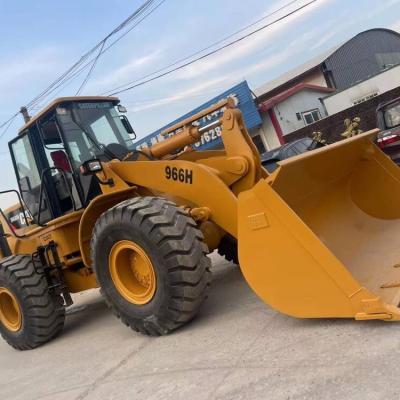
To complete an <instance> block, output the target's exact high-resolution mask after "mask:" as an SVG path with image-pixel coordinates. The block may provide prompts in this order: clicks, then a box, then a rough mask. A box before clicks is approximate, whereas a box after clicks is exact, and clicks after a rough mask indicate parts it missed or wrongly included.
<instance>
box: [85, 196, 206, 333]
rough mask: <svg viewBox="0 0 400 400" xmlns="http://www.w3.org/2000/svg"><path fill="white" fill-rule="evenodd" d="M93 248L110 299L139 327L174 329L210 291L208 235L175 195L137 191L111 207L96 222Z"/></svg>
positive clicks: (119, 314) (143, 330) (161, 330)
mask: <svg viewBox="0 0 400 400" xmlns="http://www.w3.org/2000/svg"><path fill="white" fill-rule="evenodd" d="M91 250H92V260H93V264H94V269H95V272H96V276H97V280H98V282H99V284H100V287H101V292H102V294H103V296H104V297H105V300H106V302H107V304H108V305H109V307H110V308H111V309H112V310H113V312H114V313H115V314H116V315H117V317H119V318H121V320H122V322H124V323H125V324H126V325H128V326H130V327H131V328H132V329H133V330H135V331H137V332H141V333H143V334H146V335H150V336H159V335H165V334H168V333H170V332H171V331H173V330H175V329H177V328H178V327H180V326H182V325H184V324H186V323H187V322H189V321H190V320H191V319H193V317H194V316H195V315H196V314H197V313H198V311H199V309H200V307H201V305H202V303H203V301H204V300H205V299H206V297H207V293H208V289H209V286H210V260H209V258H208V257H207V255H206V254H207V253H208V249H207V246H206V245H205V244H204V242H203V235H202V233H201V231H200V230H199V229H198V228H197V226H196V223H195V222H194V220H193V219H192V218H191V217H190V216H188V214H187V213H186V212H185V211H184V210H183V209H181V208H179V207H177V206H176V205H175V204H174V203H172V202H170V201H167V200H165V199H162V198H158V197H137V198H133V199H130V200H127V201H124V202H122V203H120V204H118V205H116V206H115V207H113V208H111V209H110V210H108V211H106V212H105V213H104V214H103V215H102V216H101V217H100V218H99V219H98V221H97V222H96V225H95V228H94V232H93V238H92V243H91ZM127 264H128V265H127ZM140 274H142V275H143V276H141V275H140Z"/></svg>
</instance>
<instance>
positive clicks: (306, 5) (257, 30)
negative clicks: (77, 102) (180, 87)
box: [107, 0, 318, 96]
mask: <svg viewBox="0 0 400 400" xmlns="http://www.w3.org/2000/svg"><path fill="white" fill-rule="evenodd" d="M316 1H318V0H311V1H309V2H308V3H306V4H304V5H302V6H301V7H298V8H296V9H295V10H293V11H291V12H289V13H287V14H285V15H283V16H282V17H280V18H277V19H276V20H274V21H272V22H270V23H268V24H266V25H264V26H262V27H261V28H258V29H256V30H254V31H252V32H250V33H248V34H247V35H244V36H242V37H240V38H238V39H236V40H233V41H232V42H229V43H227V44H225V45H224V46H221V47H219V48H217V49H215V50H213V51H210V52H209V53H206V54H204V55H202V56H200V57H197V58H195V59H194V60H191V61H189V62H187V63H185V64H182V65H180V66H178V67H176V68H173V69H171V70H169V71H166V72H163V73H161V74H159V75H156V76H154V77H152V78H149V79H147V80H144V81H142V82H139V83H137V84H134V85H131V86H128V87H127V88H125V89H121V90H117V91H115V92H112V93H110V94H109V95H110V96H115V95H117V94H120V93H124V92H127V91H128V90H132V89H135V88H137V87H139V86H143V85H145V84H147V83H150V82H153V81H155V80H156V79H160V78H162V77H164V76H166V75H169V74H172V73H173V72H175V71H178V70H180V69H183V68H185V67H187V66H189V65H191V64H194V63H196V62H197V61H200V60H203V59H205V58H207V57H210V56H211V55H214V54H216V53H218V52H220V51H222V50H224V49H226V48H228V47H230V46H233V45H234V44H236V43H239V42H241V41H242V40H244V39H247V38H248V37H250V36H253V35H255V34H256V33H258V32H260V31H262V30H264V29H266V28H268V27H270V26H271V25H274V24H276V23H278V22H280V21H282V20H284V19H286V18H288V17H289V16H291V15H293V14H295V13H297V12H299V11H300V10H303V9H304V8H306V7H308V6H310V5H311V4H313V3H315V2H316ZM107 93H108V92H107Z"/></svg>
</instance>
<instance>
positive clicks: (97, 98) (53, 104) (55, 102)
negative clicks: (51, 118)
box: [18, 96, 119, 133]
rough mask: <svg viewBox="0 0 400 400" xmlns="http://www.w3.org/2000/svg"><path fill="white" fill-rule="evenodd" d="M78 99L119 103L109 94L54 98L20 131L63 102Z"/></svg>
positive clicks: (21, 130)
mask: <svg viewBox="0 0 400 400" xmlns="http://www.w3.org/2000/svg"><path fill="white" fill-rule="evenodd" d="M78 101H111V102H113V103H114V104H117V103H119V99H118V98H117V97H109V96H70V97H59V98H58V99H55V100H53V101H52V102H51V103H50V104H49V105H47V106H46V107H45V108H44V109H43V110H41V111H39V112H38V113H37V114H36V115H34V116H33V117H32V118H31V119H30V120H29V121H28V122H27V123H26V124H25V125H23V126H22V127H21V128H20V129H19V130H18V133H21V132H23V131H24V130H25V129H28V128H29V127H30V126H32V125H33V124H34V123H35V122H36V121H37V120H38V119H40V118H41V117H43V116H44V115H45V114H47V113H48V112H49V111H51V110H53V109H55V108H56V107H57V106H59V105H60V104H62V103H66V102H78Z"/></svg>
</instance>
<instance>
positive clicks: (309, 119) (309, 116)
mask: <svg viewBox="0 0 400 400" xmlns="http://www.w3.org/2000/svg"><path fill="white" fill-rule="evenodd" d="M301 115H302V116H303V120H304V122H305V124H306V125H310V124H313V123H314V122H317V121H319V120H320V119H321V114H320V112H319V110H318V108H316V109H315V110H311V111H306V112H303V113H301Z"/></svg>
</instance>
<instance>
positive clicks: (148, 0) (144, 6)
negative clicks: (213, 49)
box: [26, 0, 155, 108]
mask: <svg viewBox="0 0 400 400" xmlns="http://www.w3.org/2000/svg"><path fill="white" fill-rule="evenodd" d="M154 2H155V0H146V1H145V2H144V3H143V4H142V5H141V6H140V7H139V8H138V9H137V10H135V11H134V12H133V13H132V14H130V15H129V17H128V18H126V19H125V20H124V21H123V22H122V23H121V24H119V25H118V26H117V27H116V28H115V29H114V30H113V31H111V32H110V33H109V34H108V35H107V36H106V37H105V38H103V39H102V40H101V41H100V42H99V43H97V44H96V45H95V46H94V47H93V48H92V49H90V50H89V51H88V52H86V53H85V54H84V55H83V56H82V57H81V58H80V59H79V60H78V61H77V62H76V63H75V64H73V65H72V66H71V67H70V68H69V69H68V70H67V71H65V72H64V73H63V74H62V75H60V76H59V77H58V78H57V79H56V80H55V81H53V82H52V83H51V84H50V85H49V86H48V87H47V88H46V89H44V90H43V91H42V92H41V93H40V94H39V95H37V96H36V97H35V98H34V99H33V100H31V101H30V102H29V103H28V104H27V105H26V107H27V108H30V107H31V106H33V105H34V104H35V103H36V102H37V101H39V100H40V99H42V98H43V96H44V95H46V94H47V93H48V92H49V91H50V90H51V89H52V88H54V86H56V85H57V84H59V83H63V81H64V80H65V79H66V78H68V76H69V75H70V74H71V73H72V72H74V71H75V70H76V69H77V68H79V67H80V66H81V65H82V64H83V63H84V62H85V61H86V60H87V59H88V58H89V57H90V56H91V55H92V54H93V53H94V52H96V51H97V50H98V49H99V48H100V47H102V46H104V43H105V42H106V41H107V40H108V39H109V38H111V37H112V36H113V35H115V34H116V33H118V32H119V31H121V30H122V29H123V28H125V27H126V26H127V25H129V24H130V23H132V22H133V21H134V20H135V19H136V18H137V17H138V16H140V15H141V14H142V13H144V12H145V11H146V10H147V9H148V8H149V7H151V6H152V5H153V4H154ZM99 54H101V52H100V53H99ZM90 63H91V61H89V63H88V64H87V65H89V64H90ZM58 87H59V86H58Z"/></svg>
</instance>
